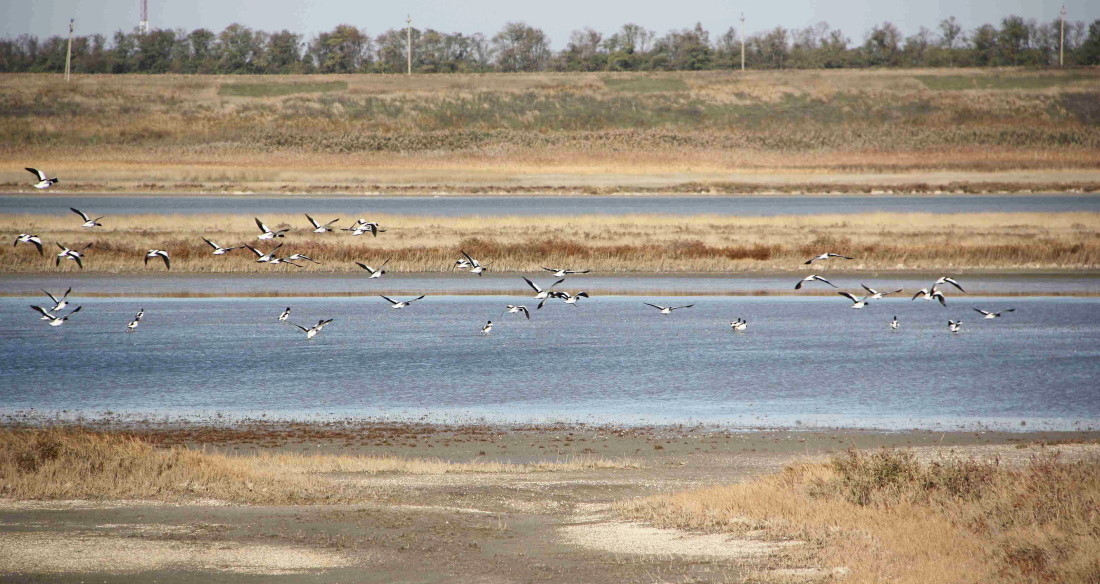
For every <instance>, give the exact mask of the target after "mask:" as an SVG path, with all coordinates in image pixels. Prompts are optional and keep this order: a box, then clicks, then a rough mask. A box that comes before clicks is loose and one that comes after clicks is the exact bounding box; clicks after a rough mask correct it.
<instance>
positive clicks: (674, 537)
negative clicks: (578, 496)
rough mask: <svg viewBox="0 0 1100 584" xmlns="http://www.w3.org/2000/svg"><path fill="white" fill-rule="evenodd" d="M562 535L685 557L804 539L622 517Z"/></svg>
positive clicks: (615, 549)
mask: <svg viewBox="0 0 1100 584" xmlns="http://www.w3.org/2000/svg"><path fill="white" fill-rule="evenodd" d="M558 535H559V537H561V539H562V541H564V542H565V543H568V544H572V545H577V546H581V547H585V548H589V549H593V550H598V551H602V552H610V553H615V554H635V555H651V556H679V557H685V558H725V559H736V558H754V557H762V556H766V555H769V554H773V553H776V552H778V551H780V550H782V549H783V548H788V547H791V546H795V545H800V544H801V543H802V542H798V541H785V542H771V541H763V540H758V539H746V538H737V537H731V536H729V535H726V534H720V533H719V534H698V533H689V532H686V531H680V530H678V529H662V528H658V527H649V526H646V525H640V524H637V523H626V522H619V521H607V522H600V523H590V524H586V525H570V526H567V527H563V528H561V529H559V530H558Z"/></svg>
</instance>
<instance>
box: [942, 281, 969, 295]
mask: <svg viewBox="0 0 1100 584" xmlns="http://www.w3.org/2000/svg"><path fill="white" fill-rule="evenodd" d="M943 281H944V282H947V283H948V284H951V285H952V286H954V287H956V288H958V289H959V292H962V293H963V294H966V290H963V287H962V286H960V285H959V283H958V282H956V281H955V279H954V278H946V277H945V278H944V279H943Z"/></svg>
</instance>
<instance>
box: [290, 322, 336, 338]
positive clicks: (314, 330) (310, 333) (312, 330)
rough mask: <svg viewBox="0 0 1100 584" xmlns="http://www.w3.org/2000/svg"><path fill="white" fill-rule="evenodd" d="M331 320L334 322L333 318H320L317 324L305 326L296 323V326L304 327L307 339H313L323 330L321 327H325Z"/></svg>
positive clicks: (303, 330)
mask: <svg viewBox="0 0 1100 584" xmlns="http://www.w3.org/2000/svg"><path fill="white" fill-rule="evenodd" d="M330 322H332V319H331V318H330V319H328V320H319V321H317V324H315V325H313V326H311V327H309V328H306V327H304V326H302V325H300V324H295V325H294V326H296V327H298V328H300V329H302V332H304V333H305V334H306V339H312V338H313V337H315V336H317V334H318V333H320V332H321V329H323V328H325V325H326V324H328V323H330ZM291 324H293V323H291Z"/></svg>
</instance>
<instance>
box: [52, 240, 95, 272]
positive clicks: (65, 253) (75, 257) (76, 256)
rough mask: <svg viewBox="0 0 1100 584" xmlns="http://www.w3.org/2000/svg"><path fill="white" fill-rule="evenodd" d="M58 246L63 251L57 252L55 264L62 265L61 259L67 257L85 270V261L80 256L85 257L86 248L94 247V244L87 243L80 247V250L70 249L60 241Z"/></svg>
mask: <svg viewBox="0 0 1100 584" xmlns="http://www.w3.org/2000/svg"><path fill="white" fill-rule="evenodd" d="M57 247H59V248H61V251H60V252H59V253H58V254H57V257H55V258H54V262H53V265H54V266H59V265H61V260H62V259H67V260H72V261H74V262H76V265H78V266H80V269H82V270H83V269H84V262H83V261H82V260H81V259H80V258H83V257H84V253H83V252H84V250H86V249H88V248H89V247H92V244H90V243H89V244H88V245H85V246H84V247H82V248H80V249H79V250H77V249H70V248H68V247H66V246H64V245H61V244H60V243H58V244H57Z"/></svg>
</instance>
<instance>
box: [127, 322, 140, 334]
mask: <svg viewBox="0 0 1100 584" xmlns="http://www.w3.org/2000/svg"><path fill="white" fill-rule="evenodd" d="M137 326H138V321H136V320H131V321H130V324H128V325H126V332H128V333H132V332H134V331H136V330H137Z"/></svg>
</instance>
